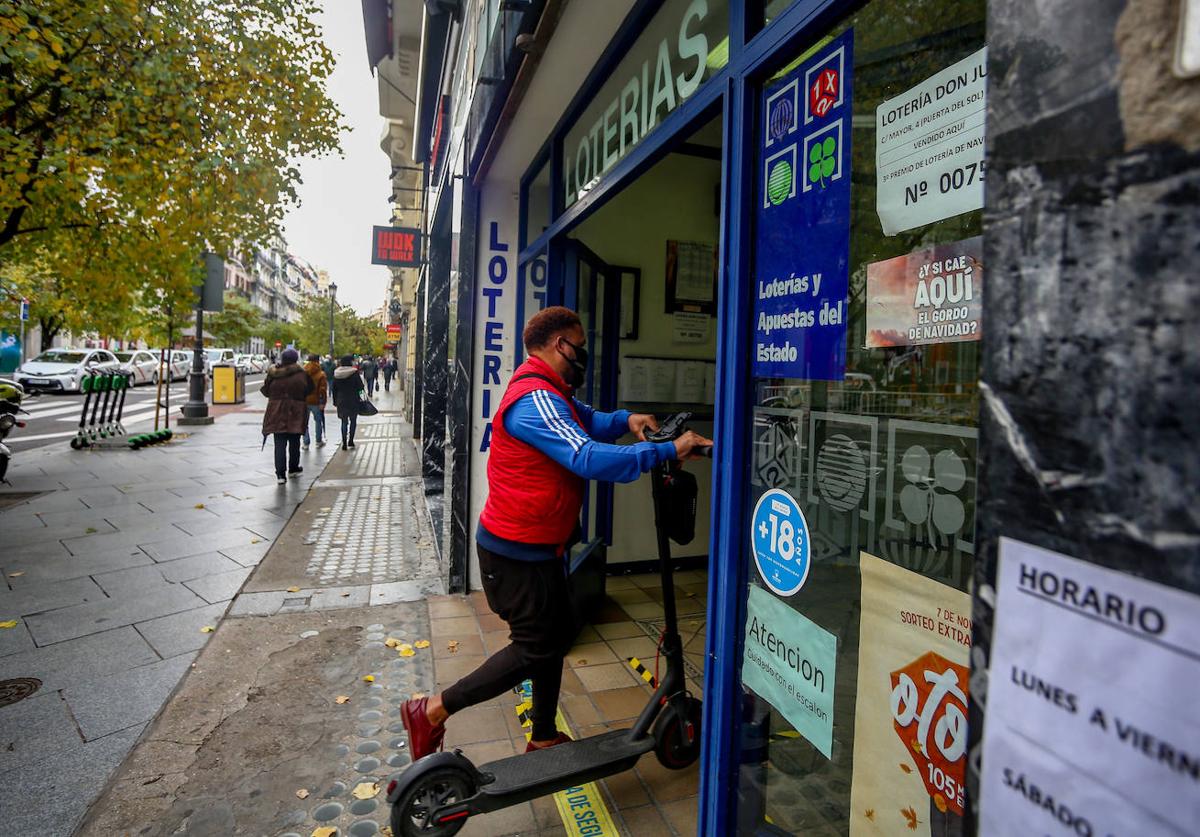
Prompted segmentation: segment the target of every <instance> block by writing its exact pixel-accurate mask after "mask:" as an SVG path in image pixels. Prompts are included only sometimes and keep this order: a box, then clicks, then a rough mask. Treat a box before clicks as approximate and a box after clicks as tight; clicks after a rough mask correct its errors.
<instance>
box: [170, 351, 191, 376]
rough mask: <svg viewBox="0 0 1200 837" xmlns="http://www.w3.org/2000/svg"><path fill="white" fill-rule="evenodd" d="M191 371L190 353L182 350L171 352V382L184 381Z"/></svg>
mask: <svg viewBox="0 0 1200 837" xmlns="http://www.w3.org/2000/svg"><path fill="white" fill-rule="evenodd" d="M191 371H192V353H191V352H188V351H185V350H183V349H172V350H171V380H172V381H186V380H187V377H188V373H190V372H191Z"/></svg>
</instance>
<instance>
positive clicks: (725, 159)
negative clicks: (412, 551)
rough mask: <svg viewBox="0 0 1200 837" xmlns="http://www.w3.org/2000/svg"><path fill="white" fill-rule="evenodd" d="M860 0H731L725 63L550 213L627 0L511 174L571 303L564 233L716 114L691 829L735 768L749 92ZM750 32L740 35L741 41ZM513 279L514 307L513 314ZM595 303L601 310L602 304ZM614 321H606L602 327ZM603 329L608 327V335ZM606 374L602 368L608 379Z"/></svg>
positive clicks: (628, 32)
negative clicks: (544, 135) (538, 190)
mask: <svg viewBox="0 0 1200 837" xmlns="http://www.w3.org/2000/svg"><path fill="white" fill-rule="evenodd" d="M865 2H866V0H796V2H795V3H793V4H792V5H791V6H790V7H788V8H787V9H786V10H784V11H783V12H781V13H780V14H779V15H778V16H777V17H776V18H775V19H774V20H772V21H771V23H770V24H768V25H767V26H765V27H762V28H761V31H758V30H759V27H758V25H757V21H758V20H761V15H762V7H763V2H762V0H731V1H730V9H729V11H730V19H729V53H728V54H729V60H728V63H727V65H726V66H725V67H724V68H723V69H722V70H720V71H719V72H718V73H716V74H715V75H714V76H713V77H712V78H710V79H709V80H708V81H706V82H705V83H704V84H703V85H702V86H701V88H700V89H699V90H697V91H696V92H695V93H693V94H692V96H691V97H690V98H688V99H687V101H685V102H683V103H681V104H680V105H679V106H678V107H677V108H676V109H675V110H674V111H672V112H671V114H670V115H668V116H667V117H666V118H665V119H664V120H663V122H662V123H661V124H660V126H659V128H658V129H657V130H655V131H654V132H653V133H651V134H649V135H648V136H646V137H645V138H644V139H643V140H642V141H641V142H640V143H639V144H638V145H637V146H636V147H634V148H633V149H632V150H631V151H630V152H629V153H628V155H626V156H625V157H624V158H622V159H621V160H620V161H619V162H617V163H616V165H614V166H613V168H612V169H611V170H610V171H609V172H608V173H607V174H606V175H605V176H604V178H603V180H602V181H601V182H600V183H599V184H597V185H596V187H594V188H593V189H592V190H591V191H589V192H588V193H587V194H586V195H584V196H583V197H581V198H580V199H579V200H578V201H576V202H575V203H574V204H573V205H572V206H571V207H570V208H568V209H566V210H565V211H562V206H563V202H564V196H563V185H562V184H563V177H562V166H563V155H562V143H563V138H564V136H565V134H566V131H567V129H568V128H569V127H570V126H571V124H572V122H573V121H574V119H575V117H577V116H578V114H579V113H581V112H582V110H583V108H584V107H586V105H587V104H588V102H590V100H591V99H592V97H593V96H594V95H595V94H596V93H597V91H598V90H599V88H600V87H601V86H602V85H603V83H604V82H605V81H606V80H607V78H608V76H609V74H610V73H611V72H612V71H613V69H614V68H615V66H616V64H617V63H618V62H619V61H620V59H621V57H622V56H623V55H624V54H625V52H626V51H627V49H628V47H629V45H630V44H632V43H633V41H634V40H636V38H637V36H638V34H640V32H641V28H642V26H643V24H644V23H645V22H646V21H647V20H648V19H649V17H650V16H652V15H653V14H654V13H655V12H656V11H658V9H659V7H660V6H661V5H662V2H661V0H639V2H638V3H636V4H635V6H634V8H633V10H632V11H631V12H630V13H629V15H628V17H627V18H626V20H625V22H624V23H623V24H622V26H621V28H620V30H619V31H618V33H617V35H616V36H615V37H614V39H613V41H612V43H611V44H609V46H608V48H607V49H606V50H605V52H604V53H603V54H602V56H601V58H600V60H599V62H598V63H597V65H596V67H595V68H594V69H593V71H592V72H591V73H590V74H589V76H588V79H587V82H586V83H585V85H584V86H583V87H582V88H581V89H580V90H579V92H578V93H577V94H576V96H575V98H574V99H573V100H572V103H571V105H570V106H569V107H568V108H567V110H566V112H565V113H564V114H563V116H562V118H561V119H560V121H559V122H558V124H557V125H556V126H555V128H554V129H553V131H552V132H551V134H550V138H549V139H548V140H547V142H546V145H545V146H543V148H542V149H541V150H540V151H539V153H538V154H537V156H536V158H535V161H534V164H533V165H532V166H531V167H530V169H529V171H528V172H527V173H526V175H525V177H523V178H522V181H521V201H522V205H521V206H522V213H521V214H522V221H521V223H522V230H521V232H522V236H521V252H520V255H519V257H518V261H519V264H520V265H521V266H522V273H521V276H522V277H524V275H525V273H524V269H523V268H524V266H525V265H526V264H528V263H530V261H531V260H532V259H534V258H537V257H538V256H541V255H543V254H545V255H546V257H547V261H548V271H549V276H548V285H547V304H550V305H567V306H569V307H573V306H574V304H575V303H576V302H577V298H576V296H575V294H576V293H577V284H578V283H577V281H576V280H577V276H578V253H577V252H575V253H572V248H571V246H570V245H569V244H568V243H567V239H566V236H567V234H568V233H569V232H570V231H571V230H572V229H573V228H575V227H576V226H578V225H579V224H580V223H581V222H582V221H583V220H584V219H586V218H587V217H588V216H589V215H591V214H592V213H593V212H595V211H596V210H597V209H598V208H599V207H600V206H601V205H603V204H604V203H605V202H606V201H607V200H608V199H609V198H611V197H613V196H614V195H615V194H617V193H618V192H619V191H620V190H621V189H623V188H625V187H626V186H627V185H629V183H630V182H632V181H633V180H634V179H636V178H637V177H638V176H639V175H641V174H642V173H643V172H645V171H646V170H648V169H649V168H650V167H651V166H653V165H654V164H655V163H656V162H658V161H659V160H660V159H661V158H662V157H664V156H665V155H666V154H668V153H669V152H670V150H671V149H672V148H673V147H674V146H676V145H679V144H680V143H682V142H683V141H684V140H685V139H686V137H687V136H689V135H690V134H691V132H692V130H694V129H695V128H696V127H698V125H699V124H700V123H701V122H702V121H704V120H705V119H706V118H710V117H711V115H712V114H713V113H715V112H717V110H718V109H719V110H720V112H721V113H722V140H723V147H722V163H721V165H722V172H721V174H722V177H721V234H720V239H721V240H720V245H719V246H720V253H721V264H720V277H719V281H718V309H717V311H718V313H717V364H718V372H717V399H716V404H715V427H714V439H715V441H716V442H717V445H716V449H715V451H714V463H713V465H714V473H715V474H716V475H717V478H716V479H714V481H713V494H712V509H711V523H712V526H711V533H712V534H711V536H710V542H709V555H710V556H711V558H710V572H709V581H708V585H709V589H708V602H709V605H708V615H707V618H708V623H709V630H708V638H707V646H706V648H705V656H706V659H707V663H706V665H707V672H706V676H705V678H704V679H705V695H704V697H705V700H704V717H703V727H702V728H703V730H704V733H703V736H702V742H703V746H702V751H701V765H702V770H701V780H700V809H699V818H698V823H697V833H699V834H733V833H735V831H736V828H737V805H738V764H739V761H740V743H739V736H740V719H741V714H742V700H743V691H742V688H741V683H740V661H741V658H742V652H743V648H742V646H743V629H744V625H745V604H746V582H747V577H746V575H747V566H746V561H745V560H744V558H743V554H744V552H745V548H744V547H745V543H746V540H745V539H746V537H747V535H748V533H747V531H746V521H745V520H744V515H743V505H744V504H743V497H744V496H745V491H746V472H745V468H744V463H745V462H746V459H747V456H748V454H749V451H748V439H749V432H748V430H749V428H748V426H747V425H748V411H747V410H746V405H747V404H748V403H749V397H750V387H751V382H752V379H751V376H750V365H749V356H750V353H749V346H750V344H751V321H752V295H751V293H750V288H751V284H752V283H751V276H750V267H751V245H750V242H751V240H752V228H751V219H752V212H751V208H752V206H753V201H754V200H755V199H756V195H755V183H756V178H755V172H754V167H755V148H754V140H753V138H754V136H755V130H754V129H755V125H756V120H757V119H758V118H759V116H758V97H757V91H758V89H759V87H760V85H761V84H762V83H763V82H764V81H765V79H766V78H767V77H768V76H769V74H770V73H771V72H773V71H774V70H776V69H778V68H779V67H780V66H781V65H782V64H783V63H784V62H785V61H786V60H787V59H789V58H792V57H794V56H795V55H796V54H797V52H798V51H799V50H800V49H801V48H802V47H804V46H807V45H810V44H811V42H813V41H815V39H816V37H817V36H818V35H819V34H820V32H822V31H824V30H825V29H827V28H828V27H830V26H832V25H833V24H834V23H835V22H836V21H837V20H838V19H840V18H842V17H844V16H846V15H847V14H849V13H850V12H852V11H853V10H855V9H856V8H858V7H860V6H862V5H863V4H864V3H865ZM751 35H752V37H751ZM547 156H548V157H549V160H550V183H551V208H552V215H553V221H552V223H551V224H550V225H549V226H548V227H546V229H545V231H544V232H542V233H541V234H540V235H538V236H536V237H535V238H534V239H533V240H532V241H529V240H526V237H527V235H528V232H529V231H528V230H526V229H525V228H524V223H525V221H524V215H525V207H526V206H527V203H526V195H527V191H528V184H529V182H530V181H531V180H532V178H533V177H534V176H535V175H536V173H537V172H538V171H539V170H540V168H541V166H542V165H543V164H544V163H545V161H546V158H547ZM523 298H524V293H523V283H522V291H521V296H520V297H519V300H520V301H519V302H518V306H519V310H523ZM606 307H607V306H606ZM614 327H615V326H614ZM605 328H606V332H605V333H606V334H607V333H615V332H612V331H609V330H608V324H607V323H606V324H605ZM615 373H616V370H615V369H614V370H613V372H612V374H611V375H606V380H607V381H609V382H612V383H613V385H614V386H615V381H616V374H615Z"/></svg>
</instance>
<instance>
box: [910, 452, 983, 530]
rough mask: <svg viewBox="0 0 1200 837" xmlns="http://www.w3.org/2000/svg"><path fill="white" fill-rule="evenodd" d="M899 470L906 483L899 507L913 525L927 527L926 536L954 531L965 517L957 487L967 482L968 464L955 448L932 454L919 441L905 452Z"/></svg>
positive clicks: (964, 507)
mask: <svg viewBox="0 0 1200 837" xmlns="http://www.w3.org/2000/svg"><path fill="white" fill-rule="evenodd" d="M900 470H901V472H902V473H903V474H904V479H905V481H906V483H907V484H906V485H905V486H904V488H902V489H901V490H900V510H901V511H902V512H903V513H904V517H905V518H906V519H907V520H908V522H909V523H911V524H913V525H914V526H921V525H925V526H927V527H928V531H929V540H930V541H931V542H934V541H936V532H940V533H941V534H943V535H954V534H956V533H957V532H958V531H959V530H960V529H961V528H962V525H963V523H964V522H965V520H966V517H967V512H966V506H964V505H963V501H962V498H960V497H959V496H958V491H959V490H960V489H961V488H962V487H963V486H964V485H965V484H966V482H967V468H966V465H965V464H963V460H962V459H961V458H960V457H959V455H958V454H956V453H955V452H954V451H952V450H949V449H943V450H941V451H938V453H937V455H936V456H933V457H931V456H930V455H929V451H928V450H926V449H925V448H924V447H923V446H921V445H913V446H911V447H910V448H909V449H908V450H906V451H905V452H904V456H903V457H902V458H901V460H900Z"/></svg>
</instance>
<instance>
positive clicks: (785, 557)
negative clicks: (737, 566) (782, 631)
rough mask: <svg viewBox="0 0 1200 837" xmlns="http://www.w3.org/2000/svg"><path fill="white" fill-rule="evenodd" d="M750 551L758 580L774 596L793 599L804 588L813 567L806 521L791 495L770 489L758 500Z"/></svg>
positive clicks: (753, 519)
mask: <svg viewBox="0 0 1200 837" xmlns="http://www.w3.org/2000/svg"><path fill="white" fill-rule="evenodd" d="M750 549H751V550H752V551H753V552H754V563H755V565H756V566H757V567H758V574H759V577H761V578H762V580H763V583H765V584H766V585H767V587H768V588H770V590H771V591H772V592H773V593H775V594H777V595H779V596H792V595H795V594H796V593H797V592H799V590H800V588H801V587H803V586H804V582H805V581H807V580H808V571H809V568H810V566H811V565H812V553H811V549H810V543H809V535H808V521H806V520H805V519H804V512H802V511H801V510H800V506H799V505H798V504H797V503H796V499H795V498H794V497H792V495H791V494H789V493H787V492H786V491H784V490H783V489H780V488H772V489H771V490H769V491H767V492H765V493H764V494H763V495H762V496H761V497H759V498H758V503H757V504H755V506H754V515H753V516H752V518H751V520H750Z"/></svg>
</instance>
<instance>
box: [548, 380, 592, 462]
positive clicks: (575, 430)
mask: <svg viewBox="0 0 1200 837" xmlns="http://www.w3.org/2000/svg"><path fill="white" fill-rule="evenodd" d="M536 392H537V394H538V395H539V396H540V397H541V398H542V399H544V400H543V403H544V404H545V405H546V409H547V410H548V411H549V413H550V415H551V416H553V418H554V420H555V421H556V422H557V423H558V425H559V427H561V428H562V429H563V430H564V431H565V432H566V433H567V434H568V435H570V436H572V437H574V439H575V440H576V441H577V442H578V443H579V445H580V447H582V446H583V445H585V444H587V442H588V437H587V436H585V435H584V434H583V433H581V432H580V431H579V426H578V425H577V424H575V423H574V421H568V420H567V418H566V417H564V416H563V414H562V413H560V412H559V411H558V406H557V405H556V404H555V403H554V399H553V398H552V397H551V396H550V393H548V392H547V391H546V390H537V391H536ZM576 450H578V448H576Z"/></svg>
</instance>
